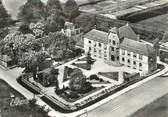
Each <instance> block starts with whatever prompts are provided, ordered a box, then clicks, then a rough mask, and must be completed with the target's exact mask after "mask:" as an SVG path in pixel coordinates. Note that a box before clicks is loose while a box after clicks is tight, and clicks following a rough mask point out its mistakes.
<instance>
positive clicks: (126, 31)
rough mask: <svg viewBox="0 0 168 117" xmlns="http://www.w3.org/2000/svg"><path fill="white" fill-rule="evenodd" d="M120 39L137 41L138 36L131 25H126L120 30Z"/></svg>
mask: <svg viewBox="0 0 168 117" xmlns="http://www.w3.org/2000/svg"><path fill="white" fill-rule="evenodd" d="M118 34H119V38H120V39H121V38H128V39H134V40H137V35H136V34H135V32H134V31H133V30H132V28H131V27H130V25H129V24H126V25H125V26H122V27H120V28H119V29H118Z"/></svg>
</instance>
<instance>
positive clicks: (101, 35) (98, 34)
mask: <svg viewBox="0 0 168 117" xmlns="http://www.w3.org/2000/svg"><path fill="white" fill-rule="evenodd" d="M84 38H87V39H91V40H94V41H98V42H100V43H104V44H108V33H106V32H103V31H100V30H96V29H92V30H91V31H89V32H88V33H86V34H85V35H84Z"/></svg>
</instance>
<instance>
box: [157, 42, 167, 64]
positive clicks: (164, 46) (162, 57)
mask: <svg viewBox="0 0 168 117" xmlns="http://www.w3.org/2000/svg"><path fill="white" fill-rule="evenodd" d="M159 56H160V61H162V62H166V63H168V42H165V43H162V44H161V45H160V50H159Z"/></svg>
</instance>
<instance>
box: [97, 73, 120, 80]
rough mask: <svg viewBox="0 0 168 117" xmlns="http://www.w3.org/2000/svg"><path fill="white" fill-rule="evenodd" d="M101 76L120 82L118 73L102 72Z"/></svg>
mask: <svg viewBox="0 0 168 117" xmlns="http://www.w3.org/2000/svg"><path fill="white" fill-rule="evenodd" d="M100 75H102V76H104V77H107V78H110V79H113V80H116V81H118V72H100Z"/></svg>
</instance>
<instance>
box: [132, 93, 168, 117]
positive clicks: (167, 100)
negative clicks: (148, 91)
mask: <svg viewBox="0 0 168 117" xmlns="http://www.w3.org/2000/svg"><path fill="white" fill-rule="evenodd" d="M156 95H157V94H156ZM130 117H168V94H167V95H165V96H163V97H161V98H159V99H157V100H156V101H154V102H153V103H151V104H149V105H147V106H146V107H144V108H142V109H140V110H139V111H137V112H135V113H134V114H133V115H132V116H130Z"/></svg>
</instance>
